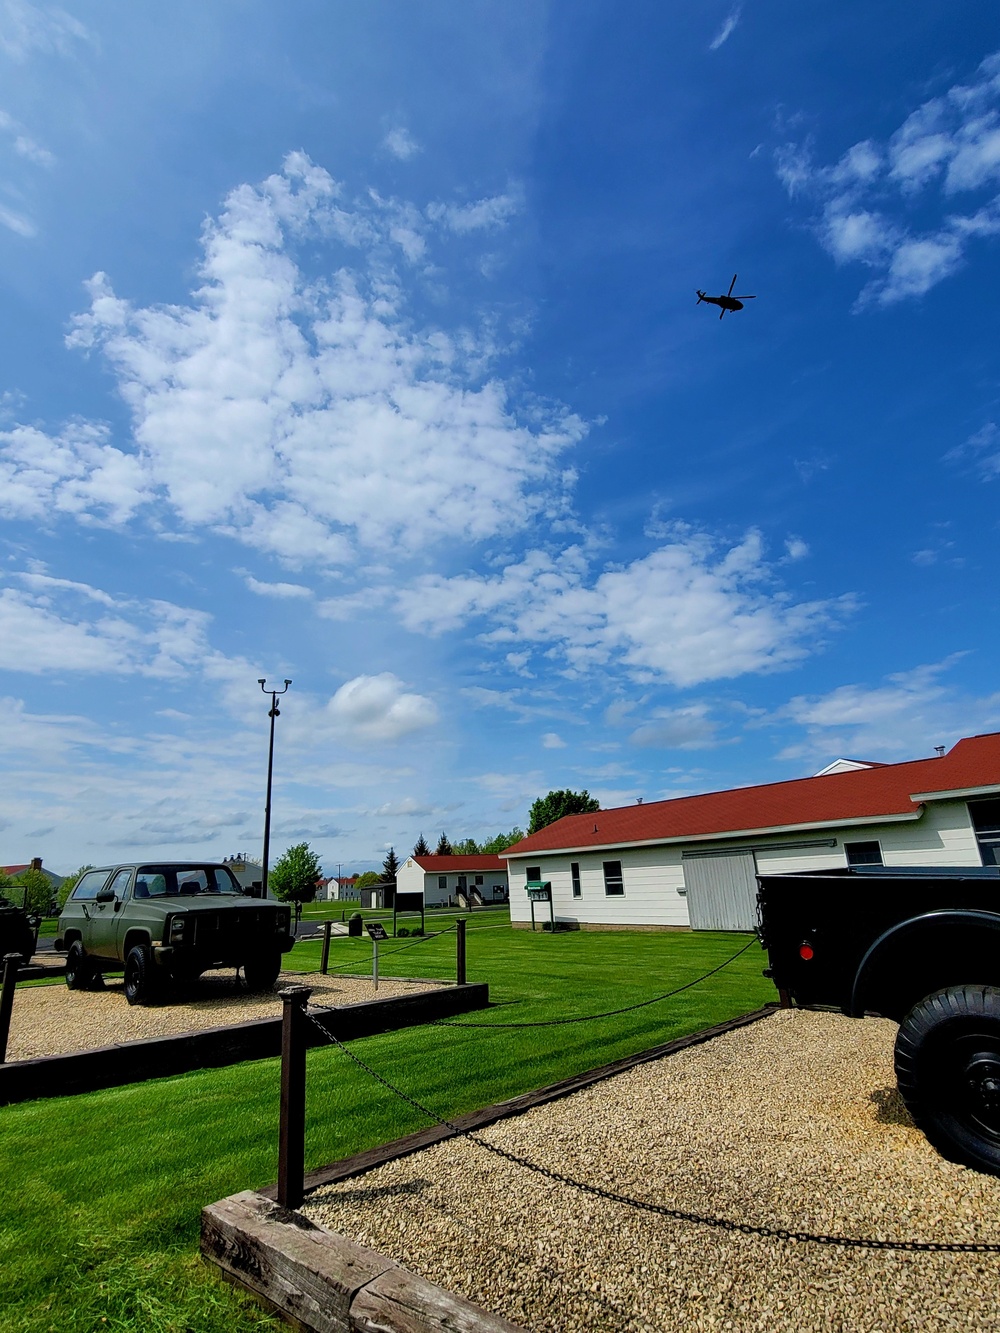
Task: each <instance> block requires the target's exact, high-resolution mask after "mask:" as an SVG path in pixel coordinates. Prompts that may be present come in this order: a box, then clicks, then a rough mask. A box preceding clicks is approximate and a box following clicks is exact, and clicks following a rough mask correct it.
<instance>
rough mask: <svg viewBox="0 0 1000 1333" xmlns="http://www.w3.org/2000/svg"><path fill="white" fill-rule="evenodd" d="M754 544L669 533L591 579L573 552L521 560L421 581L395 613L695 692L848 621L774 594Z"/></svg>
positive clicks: (822, 606) (797, 654)
mask: <svg viewBox="0 0 1000 1333" xmlns="http://www.w3.org/2000/svg"><path fill="white" fill-rule="evenodd" d="M773 579H774V571H773V569H772V568H771V567H770V566H768V564H767V562H766V560H765V558H764V552H763V543H762V540H761V537H760V535H759V533H756V532H751V533H749V534H748V535H747V536H746V537H745V538H744V539H743V541H741V542H740V543H738V544H737V545H736V546H733V547H731V548H730V549H728V550H724V549H721V548H720V547H719V545H718V543H717V542H715V541H714V540H713V539H712V538H711V537H709V536H708V535H707V534H704V533H699V532H694V531H691V530H686V529H677V535H676V537H675V540H674V541H673V542H672V543H670V544H668V545H665V546H661V547H660V548H659V550H656V551H654V552H652V554H650V555H648V556H646V557H644V558H642V559H639V560H635V561H633V562H632V563H631V564H629V565H626V566H624V567H621V568H612V569H606V570H605V571H604V572H602V573H600V574H598V575H597V576H596V577H594V576H593V575H592V574H591V572H590V568H589V561H588V559H587V557H586V556H585V555H584V553H583V552H582V551H581V550H580V549H579V548H577V547H571V548H569V550H567V551H564V552H562V553H561V554H560V555H558V556H552V555H550V554H548V553H547V552H543V551H529V552H528V553H527V554H526V555H525V557H524V559H523V560H522V561H520V562H519V563H517V564H514V565H510V566H508V567H507V568H506V569H505V570H504V571H503V572H502V573H501V574H499V575H487V576H478V575H471V574H470V575H460V576H458V577H455V578H442V577H439V576H436V575H427V576H425V577H423V578H420V579H418V580H416V582H415V584H414V585H413V587H412V588H411V589H410V590H409V591H407V592H406V593H404V594H402V595H401V596H400V598H399V602H398V606H399V611H400V614H401V617H402V619H403V621H404V623H405V624H406V625H407V626H408V627H409V628H411V629H414V630H423V631H425V632H429V633H439V632H442V631H444V630H447V629H454V628H457V627H458V626H460V625H463V624H465V623H466V622H467V621H469V620H471V619H474V618H483V619H486V620H487V621H492V622H493V624H494V626H495V628H493V629H492V631H491V632H490V633H489V634H488V636H487V638H488V640H489V641H492V642H500V643H507V642H521V643H529V644H536V645H539V646H540V647H542V648H544V649H546V650H548V651H549V652H550V654H553V653H558V654H559V655H561V656H562V657H563V658H564V660H565V662H566V664H567V666H568V667H569V668H570V669H571V670H572V671H574V672H584V671H590V670H594V669H604V668H614V667H624V668H625V669H626V670H627V671H629V672H630V673H631V674H632V675H633V676H634V677H635V678H637V679H644V680H664V681H668V682H670V683H671V684H674V685H678V686H689V685H695V684H698V683H700V682H703V681H708V680H720V679H723V678H727V677H733V676H740V675H744V674H746V673H750V672H761V671H769V670H774V669H776V668H780V667H783V666H788V665H791V664H792V663H794V662H797V661H799V660H801V659H802V658H803V657H805V656H807V655H808V653H810V652H811V651H813V650H814V648H815V646H816V643H817V640H818V639H819V638H820V637H821V636H822V635H823V633H825V632H826V631H827V630H828V629H829V628H831V627H832V626H833V625H835V624H836V623H837V622H838V621H839V620H840V619H841V618H842V617H843V616H844V615H845V614H846V613H848V612H849V611H850V610H851V606H852V603H851V601H850V599H849V598H840V599H837V600H835V601H814V602H798V603H796V602H794V601H793V600H792V599H791V598H790V597H789V596H788V594H786V593H785V592H783V591H782V590H781V589H779V588H777V587H775V586H774V585H773Z"/></svg>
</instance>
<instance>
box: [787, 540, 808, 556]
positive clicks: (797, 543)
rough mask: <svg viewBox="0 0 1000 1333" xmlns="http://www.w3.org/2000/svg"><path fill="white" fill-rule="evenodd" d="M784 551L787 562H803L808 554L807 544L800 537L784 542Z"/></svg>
mask: <svg viewBox="0 0 1000 1333" xmlns="http://www.w3.org/2000/svg"><path fill="white" fill-rule="evenodd" d="M785 550H786V551H787V553H788V559H789V560H804V559H805V558H806V556H807V555H808V554H809V543H808V542H804V541H803V540H802V538H801V537H789V538H788V540H787V541H786V542H785Z"/></svg>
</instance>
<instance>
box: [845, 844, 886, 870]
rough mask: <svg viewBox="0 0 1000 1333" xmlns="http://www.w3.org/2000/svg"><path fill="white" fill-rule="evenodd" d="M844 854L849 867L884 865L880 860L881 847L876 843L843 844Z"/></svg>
mask: <svg viewBox="0 0 1000 1333" xmlns="http://www.w3.org/2000/svg"><path fill="white" fill-rule="evenodd" d="M844 854H845V856H846V857H847V864H848V865H849V866H880V865H884V862H883V860H882V846H881V844H880V843H879V842H878V841H872V842H845V843H844Z"/></svg>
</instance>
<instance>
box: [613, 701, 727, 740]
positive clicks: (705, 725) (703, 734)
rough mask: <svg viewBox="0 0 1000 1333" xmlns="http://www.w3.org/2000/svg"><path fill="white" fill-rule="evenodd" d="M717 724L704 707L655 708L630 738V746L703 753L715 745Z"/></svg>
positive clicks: (701, 705)
mask: <svg viewBox="0 0 1000 1333" xmlns="http://www.w3.org/2000/svg"><path fill="white" fill-rule="evenodd" d="M717 733H718V723H717V722H716V721H715V720H714V718H712V717H711V715H710V712H709V708H708V705H707V704H701V703H698V704H689V705H688V706H687V707H685V708H654V709H653V711H652V713H651V714H650V718H649V720H648V721H647V722H644V723H643V724H642V725H641V726H639V727H636V729H635V731H633V732H632V734H631V735H630V736H629V741H630V743H631V744H632V745H637V746H639V747H641V748H642V749H656V750H702V749H705V748H706V747H708V746H710V745H715V744H717V743H718V735H717Z"/></svg>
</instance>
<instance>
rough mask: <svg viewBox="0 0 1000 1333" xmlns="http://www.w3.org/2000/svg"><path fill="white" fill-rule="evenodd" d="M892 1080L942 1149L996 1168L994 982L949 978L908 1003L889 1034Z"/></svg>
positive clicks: (999, 1043) (999, 1113)
mask: <svg viewBox="0 0 1000 1333" xmlns="http://www.w3.org/2000/svg"><path fill="white" fill-rule="evenodd" d="M896 1081H897V1083H898V1084H899V1092H900V1096H901V1097H902V1099H903V1101H904V1102H905V1103H906V1108H907V1110H908V1111H909V1112H910V1115H912V1116H913V1119H914V1121H915V1123H916V1125H917V1127H918V1129H921V1130H923V1132H924V1134H925V1135H926V1136H927V1139H928V1140H929V1141H930V1143H932V1144H933V1146H934V1147H935V1148H936V1149H937V1150H938V1152H939V1153H941V1155H942V1156H943V1157H947V1158H950V1160H951V1161H953V1162H960V1163H961V1164H962V1165H963V1166H971V1167H972V1168H973V1169H974V1170H976V1171H986V1172H989V1174H990V1175H994V1176H997V1175H1000V990H997V989H996V988H995V987H993V986H952V987H949V988H948V989H947V990H939V991H935V992H934V994H933V995H928V996H927V998H926V999H925V1000H921V1001H920V1003H919V1004H916V1005H914V1006H913V1008H912V1009H911V1010H910V1012H909V1013H908V1014H907V1015H906V1017H905V1018H904V1019H903V1021H902V1023H901V1025H900V1028H899V1033H898V1035H897V1037H896Z"/></svg>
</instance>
